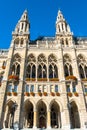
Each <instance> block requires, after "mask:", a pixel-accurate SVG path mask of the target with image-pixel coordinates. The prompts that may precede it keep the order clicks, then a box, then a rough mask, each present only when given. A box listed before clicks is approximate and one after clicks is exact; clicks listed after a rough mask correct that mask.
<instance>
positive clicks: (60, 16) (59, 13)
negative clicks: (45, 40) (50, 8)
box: [56, 10, 65, 22]
mask: <svg viewBox="0 0 87 130" xmlns="http://www.w3.org/2000/svg"><path fill="white" fill-rule="evenodd" d="M59 21H65V18H64V16H63V14H62V12H61V11H60V10H59V11H58V15H57V21H56V22H59Z"/></svg>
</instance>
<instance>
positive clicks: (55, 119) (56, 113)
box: [51, 101, 61, 128]
mask: <svg viewBox="0 0 87 130" xmlns="http://www.w3.org/2000/svg"><path fill="white" fill-rule="evenodd" d="M51 127H52V128H61V115H60V107H59V105H58V104H57V103H56V102H55V101H54V102H53V103H52V105H51Z"/></svg>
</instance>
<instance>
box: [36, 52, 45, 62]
mask: <svg viewBox="0 0 87 130" xmlns="http://www.w3.org/2000/svg"><path fill="white" fill-rule="evenodd" d="M37 59H38V62H42V61H43V62H46V61H47V59H46V55H45V54H44V53H40V54H39V55H38V56H37Z"/></svg>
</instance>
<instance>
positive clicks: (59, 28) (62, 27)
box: [56, 10, 72, 35]
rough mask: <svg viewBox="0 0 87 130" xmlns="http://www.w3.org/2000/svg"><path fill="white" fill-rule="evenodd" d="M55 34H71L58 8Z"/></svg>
mask: <svg viewBox="0 0 87 130" xmlns="http://www.w3.org/2000/svg"><path fill="white" fill-rule="evenodd" d="M56 34H58V35H59V34H61V35H68V34H69V35H71V34H72V33H71V30H70V26H69V25H68V24H67V22H66V20H65V18H64V16H63V14H62V12H61V11H60V10H59V11H58V15H57V20H56Z"/></svg>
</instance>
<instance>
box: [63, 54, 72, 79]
mask: <svg viewBox="0 0 87 130" xmlns="http://www.w3.org/2000/svg"><path fill="white" fill-rule="evenodd" d="M71 63H72V61H71V58H70V56H68V55H67V54H66V55H64V71H65V77H66V76H70V75H73V70H72V66H71Z"/></svg>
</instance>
